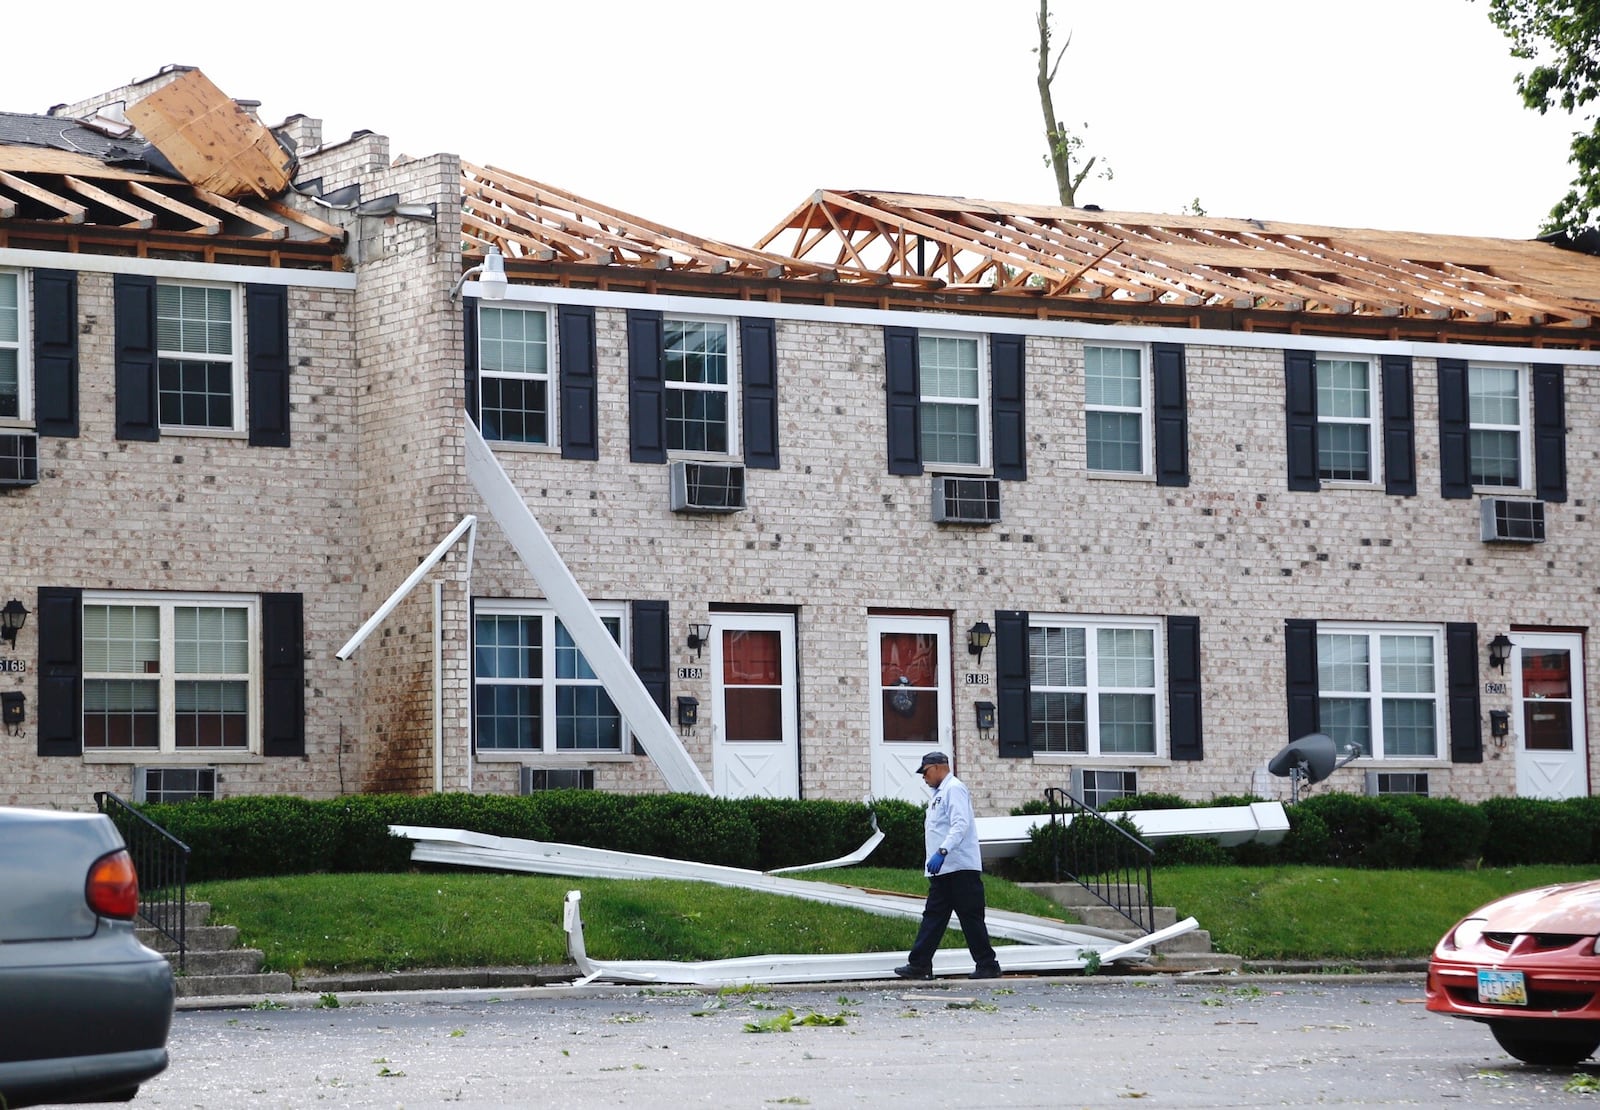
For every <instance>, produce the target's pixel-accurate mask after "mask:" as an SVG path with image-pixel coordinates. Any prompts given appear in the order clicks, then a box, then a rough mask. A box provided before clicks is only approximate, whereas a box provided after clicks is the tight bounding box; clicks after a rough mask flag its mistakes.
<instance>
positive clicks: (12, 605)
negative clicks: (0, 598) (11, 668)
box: [0, 598, 28, 651]
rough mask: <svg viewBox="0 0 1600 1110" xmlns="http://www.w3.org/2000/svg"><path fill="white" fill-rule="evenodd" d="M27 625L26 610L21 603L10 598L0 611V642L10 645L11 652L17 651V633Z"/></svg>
mask: <svg viewBox="0 0 1600 1110" xmlns="http://www.w3.org/2000/svg"><path fill="white" fill-rule="evenodd" d="M27 623H28V610H27V609H26V608H25V607H24V606H23V604H22V602H20V601H18V600H17V599H16V598H12V599H11V600H10V601H8V602H6V604H5V608H3V609H0V640H4V641H5V642H6V643H7V644H8V645H10V647H11V650H12V651H15V650H17V633H18V632H20V631H21V630H22V626H23V625H25V624H27Z"/></svg>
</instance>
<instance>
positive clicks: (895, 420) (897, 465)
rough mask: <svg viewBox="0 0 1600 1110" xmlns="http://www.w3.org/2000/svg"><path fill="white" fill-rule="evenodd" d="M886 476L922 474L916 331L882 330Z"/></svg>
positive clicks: (920, 399) (918, 359) (920, 395)
mask: <svg viewBox="0 0 1600 1110" xmlns="http://www.w3.org/2000/svg"><path fill="white" fill-rule="evenodd" d="M883 353H884V364H885V370H884V384H883V388H884V395H885V397H886V398H887V403H888V434H889V473H890V474H921V473H922V369H921V359H920V358H919V356H918V354H917V329H916V328H884V329H883Z"/></svg>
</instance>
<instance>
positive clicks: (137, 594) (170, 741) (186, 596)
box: [80, 590, 262, 764]
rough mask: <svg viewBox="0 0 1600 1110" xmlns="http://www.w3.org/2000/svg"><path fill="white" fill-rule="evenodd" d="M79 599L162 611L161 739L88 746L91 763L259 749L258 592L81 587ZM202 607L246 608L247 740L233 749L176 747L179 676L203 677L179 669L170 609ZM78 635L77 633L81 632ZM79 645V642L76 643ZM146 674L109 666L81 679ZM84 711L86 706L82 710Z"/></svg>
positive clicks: (205, 759)
mask: <svg viewBox="0 0 1600 1110" xmlns="http://www.w3.org/2000/svg"><path fill="white" fill-rule="evenodd" d="M82 604H83V605H84V606H85V607H87V606H90V605H137V606H147V607H154V608H157V609H159V610H160V630H161V631H160V636H161V647H160V671H159V672H158V675H157V678H158V682H159V695H158V699H157V706H158V713H159V715H160V721H159V728H158V731H159V743H158V746H156V747H143V748H90V747H85V748H84V749H83V754H84V757H85V759H87V760H89V761H90V762H102V763H148V762H150V761H151V759H152V757H156V756H159V757H160V761H161V762H163V763H172V762H177V763H204V764H210V763H219V762H227V761H229V760H230V759H240V758H248V757H251V756H259V755H260V754H261V714H262V704H261V698H262V685H261V635H262V631H261V598H260V597H259V595H256V594H205V593H156V592H144V591H135V590H102V591H93V592H91V591H87V590H86V591H84V594H83V599H82ZM195 606H198V607H201V608H235V609H244V610H245V613H246V631H245V636H246V639H247V641H248V644H249V649H248V650H249V664H248V665H249V670H248V672H247V673H246V674H245V675H244V676H243V677H244V678H245V680H246V681H247V683H248V685H247V688H246V691H245V706H246V710H247V712H248V714H249V720H248V723H247V725H246V730H245V731H246V743H245V745H244V746H243V747H232V748H180V747H178V746H177V739H176V733H177V721H176V719H177V695H176V692H175V690H176V684H177V682H178V681H179V679H180V677H181V679H182V680H183V681H192V680H195V679H197V678H198V680H199V681H205V680H206V678H205V677H202V676H196V675H191V674H188V673H185V674H183V675H182V676H180V675H179V674H178V672H177V669H176V668H177V662H176V647H175V633H174V617H173V611H174V610H176V609H182V608H191V607H195ZM80 635H81V632H80ZM80 650H81V646H80ZM149 677H150V675H149V674H148V673H145V674H138V675H135V674H128V673H123V672H112V671H89V670H87V669H85V670H84V672H83V675H82V681H84V682H88V681H90V680H94V679H111V680H117V679H128V678H135V679H148V678H149ZM223 677H225V679H226V680H227V681H238V679H239V678H240V677H241V676H238V675H232V674H230V675H226V676H223ZM85 711H87V710H85Z"/></svg>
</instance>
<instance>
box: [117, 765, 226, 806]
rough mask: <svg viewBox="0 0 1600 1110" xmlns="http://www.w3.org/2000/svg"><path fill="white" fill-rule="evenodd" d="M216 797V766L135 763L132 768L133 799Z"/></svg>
mask: <svg viewBox="0 0 1600 1110" xmlns="http://www.w3.org/2000/svg"><path fill="white" fill-rule="evenodd" d="M216 797H217V769H216V768H215V767H135V768H134V770H133V800H134V801H136V802H152V803H160V804H166V803H171V802H209V801H215V800H216Z"/></svg>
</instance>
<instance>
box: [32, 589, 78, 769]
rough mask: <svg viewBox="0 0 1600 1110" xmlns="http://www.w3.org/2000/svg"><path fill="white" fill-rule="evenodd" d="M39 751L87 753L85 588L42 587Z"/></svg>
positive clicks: (40, 605) (43, 754)
mask: <svg viewBox="0 0 1600 1110" xmlns="http://www.w3.org/2000/svg"><path fill="white" fill-rule="evenodd" d="M36 604H37V605H38V609H39V612H38V616H37V620H38V627H39V705H38V709H37V713H38V716H39V754H40V755H41V756H62V755H66V756H72V755H81V754H83V591H82V590H78V589H72V588H70V587H61V586H41V587H40V588H39V599H38V601H37V603H36Z"/></svg>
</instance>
